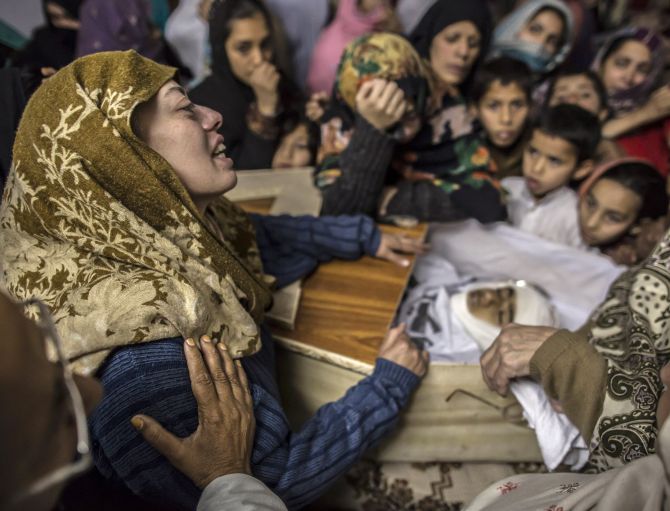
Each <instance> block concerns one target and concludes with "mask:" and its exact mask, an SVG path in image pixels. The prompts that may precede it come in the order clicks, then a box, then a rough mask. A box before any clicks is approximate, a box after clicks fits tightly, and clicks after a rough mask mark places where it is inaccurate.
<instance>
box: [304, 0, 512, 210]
mask: <svg viewBox="0 0 670 511" xmlns="http://www.w3.org/2000/svg"><path fill="white" fill-rule="evenodd" d="M464 5H465V4H458V5H456V4H454V3H451V2H447V1H440V2H437V3H436V4H435V5H434V6H433V7H432V8H431V9H430V10H429V11H428V12H427V13H426V15H425V16H424V18H423V19H422V21H421V23H419V26H418V27H417V29H416V30H415V32H414V34H413V36H412V38H411V39H412V40H413V41H415V42H416V47H417V49H418V50H419V51H418V53H417V52H416V51H415V50H414V49H413V48H412V47H411V45H409V44H408V43H407V41H406V40H404V39H403V38H401V37H399V36H395V35H392V34H375V35H371V36H368V37H363V38H361V39H359V40H357V41H355V42H354V43H352V44H351V45H350V46H349V47H348V48H347V50H346V51H345V53H344V55H343V56H342V60H341V62H340V69H339V71H338V80H337V82H336V85H335V90H334V94H333V96H334V98H335V101H334V103H335V105H334V108H335V113H334V114H332V113H331V115H330V116H328V115H327V116H326V118H325V122H324V123H323V125H322V136H321V138H322V144H321V149H320V153H319V157H318V160H319V164H318V167H317V174H316V183H317V186H319V188H321V190H322V194H323V198H324V203H323V207H322V212H324V213H354V212H364V213H367V214H374V215H379V216H380V217H386V218H388V219H389V220H396V221H397V220H402V219H403V217H408V216H409V217H413V218H415V219H419V220H434V221H449V220H455V219H458V218H465V217H468V216H472V217H474V218H477V219H479V220H481V221H484V222H488V221H493V220H501V219H502V218H504V215H505V212H504V207H503V206H502V204H501V199H500V194H499V191H498V188H497V182H496V181H495V180H494V179H493V178H492V177H491V175H490V174H489V170H490V158H489V154H488V151H487V150H486V148H485V147H484V146H483V144H482V143H481V141H480V140H479V138H478V137H477V135H476V134H475V133H474V128H473V125H472V120H471V119H470V118H469V115H468V112H467V108H466V105H465V101H464V100H463V99H462V97H461V95H460V91H459V86H460V85H461V84H462V83H463V82H464V81H465V80H466V79H467V78H469V76H470V73H471V71H472V67H473V66H474V64H475V63H476V62H477V60H478V55H479V48H480V44H484V45H485V44H486V39H485V38H486V34H487V31H486V30H487V25H486V24H487V22H488V20H489V16H488V11H487V10H486V5H485V4H484V3H483V2H482V3H479V2H474V3H472V2H470V3H468V5H469V7H464ZM459 20H460V21H459ZM470 20H473V21H470ZM477 27H480V28H481V31H480V29H479V28H477ZM444 30H455V31H456V32H455V33H454V34H451V36H450V37H451V38H452V39H453V38H454V37H455V38H456V39H455V40H451V39H450V40H449V42H447V40H446V39H444V34H442V32H443V31H444ZM480 33H481V34H483V35H482V36H481V37H480V35H479V34H480ZM438 34H440V35H439V37H437V36H438ZM482 38H483V39H482ZM482 41H483V43H482ZM433 42H435V45H434V46H433V44H432V43H433ZM421 56H423V57H425V58H426V59H428V60H429V62H430V66H432V68H433V70H432V71H431V70H430V68H429V66H428V65H427V64H426V63H425V62H424V61H423V60H422V59H421ZM338 110H339V112H340V113H338ZM342 112H344V113H342ZM329 117H330V118H329ZM385 185H390V186H389V187H388V188H387V189H386V190H384V186H385Z"/></svg>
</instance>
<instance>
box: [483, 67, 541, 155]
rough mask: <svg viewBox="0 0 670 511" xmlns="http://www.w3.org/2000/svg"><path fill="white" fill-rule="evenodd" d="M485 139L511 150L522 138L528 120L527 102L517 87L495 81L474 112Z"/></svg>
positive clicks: (522, 92) (520, 89)
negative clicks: (484, 133)
mask: <svg viewBox="0 0 670 511" xmlns="http://www.w3.org/2000/svg"><path fill="white" fill-rule="evenodd" d="M475 113H476V115H477V117H478V118H479V121H480V122H481V123H482V126H483V127H484V130H485V131H486V136H487V137H488V139H489V141H490V142H491V143H492V144H493V145H494V146H496V147H501V148H505V147H509V146H511V145H512V144H514V143H515V142H516V141H517V140H518V139H519V136H520V135H521V132H522V131H523V128H524V125H525V124H526V119H527V118H528V99H527V98H526V94H524V91H523V89H522V88H521V87H519V85H518V84H516V83H514V82H512V83H509V84H507V85H503V84H502V83H500V81H499V80H496V81H494V82H493V83H492V84H491V86H490V87H489V89H488V90H487V91H486V94H484V96H483V97H482V98H481V100H480V101H479V103H478V104H477V106H476V108H475Z"/></svg>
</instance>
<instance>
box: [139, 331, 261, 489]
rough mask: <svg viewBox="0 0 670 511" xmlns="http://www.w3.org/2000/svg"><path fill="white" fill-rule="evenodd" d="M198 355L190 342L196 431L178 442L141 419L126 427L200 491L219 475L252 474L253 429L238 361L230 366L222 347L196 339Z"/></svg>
mask: <svg viewBox="0 0 670 511" xmlns="http://www.w3.org/2000/svg"><path fill="white" fill-rule="evenodd" d="M201 349H202V354H201V352H200V350H199V349H198V347H197V346H196V345H195V343H194V342H193V340H192V339H188V340H187V341H186V342H185V343H184V353H185V355H186V363H187V365H188V372H189V376H190V379H191V388H192V390H193V395H194V396H195V400H196V401H197V403H198V429H196V430H195V432H194V433H193V434H192V435H191V436H189V437H187V438H178V437H176V436H174V435H173V434H172V433H170V432H169V431H167V430H165V429H164V428H163V427H162V426H161V425H160V424H158V422H156V421H155V420H154V419H152V418H151V417H148V416H146V415H136V416H134V417H133V418H132V419H131V422H132V424H133V426H135V427H136V428H137V429H138V430H139V431H140V433H141V434H142V436H143V437H144V439H145V440H146V441H147V442H148V443H149V444H151V445H152V446H153V447H154V448H155V449H156V450H157V451H158V452H160V453H161V454H162V455H163V456H165V457H166V458H167V459H168V461H169V462H170V463H172V464H173V465H174V466H175V467H176V468H177V469H179V470H180V471H182V472H183V473H184V474H185V475H186V476H187V477H188V478H189V479H191V480H192V481H193V482H194V483H195V485H196V486H198V487H199V488H204V487H205V486H207V485H208V484H209V483H210V482H212V481H213V480H214V479H216V478H217V477H219V476H222V475H226V474H239V473H244V474H250V473H251V469H250V466H249V458H250V455H251V448H252V444H253V440H254V432H255V427H256V423H255V420H254V412H253V403H252V400H251V394H250V392H249V384H248V382H247V377H246V374H245V373H244V369H242V365H241V364H240V361H239V360H237V361H233V359H232V358H231V356H230V354H229V353H228V351H227V350H226V349H225V345H224V344H223V342H220V343H218V345H216V346H215V345H214V343H213V342H212V341H211V340H210V339H209V337H206V336H203V337H202V338H201ZM203 357H204V361H203Z"/></svg>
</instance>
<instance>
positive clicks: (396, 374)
mask: <svg viewBox="0 0 670 511" xmlns="http://www.w3.org/2000/svg"><path fill="white" fill-rule="evenodd" d="M371 377H372V378H377V379H380V380H383V381H384V382H385V383H391V384H393V385H395V386H397V387H399V388H401V389H402V390H403V391H405V392H406V394H407V395H408V396H409V394H411V393H412V392H414V389H416V388H417V387H418V386H419V383H420V382H421V378H419V377H418V376H417V375H416V374H414V373H413V372H412V371H410V370H409V369H407V368H405V367H403V366H401V365H398V364H396V363H395V362H391V361H390V360H387V359H385V358H378V359H377V361H376V362H375V369H374V371H373V372H372V375H371Z"/></svg>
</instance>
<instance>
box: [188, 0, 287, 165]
mask: <svg viewBox="0 0 670 511" xmlns="http://www.w3.org/2000/svg"><path fill="white" fill-rule="evenodd" d="M209 42H210V45H211V48H212V74H211V75H210V76H208V77H207V78H206V79H205V80H204V81H203V82H202V83H201V84H200V85H198V86H197V87H195V88H194V89H193V90H192V91H191V93H190V95H191V97H192V98H193V100H194V101H195V102H196V103H199V104H202V105H204V106H207V107H209V108H212V109H214V110H216V111H217V112H219V113H220V114H221V115H222V116H223V124H222V126H221V129H220V130H219V131H220V133H221V134H222V135H223V136H224V137H225V138H226V146H227V148H228V153H229V154H230V155H231V157H232V158H233V159H234V160H235V166H236V168H238V169H264V168H270V165H271V164H272V156H273V155H274V152H275V149H276V147H277V144H278V142H279V128H280V125H281V121H282V113H284V112H288V111H290V110H293V109H298V108H299V106H298V105H299V98H300V94H299V92H298V90H297V88H296V87H295V86H294V85H293V84H292V83H291V82H290V80H289V79H288V78H287V77H286V76H284V75H283V74H282V72H281V71H280V70H279V69H278V67H277V66H276V64H275V49H274V47H273V30H272V21H271V18H270V14H269V13H268V11H267V8H266V7H265V5H264V4H263V3H262V2H261V1H259V0H226V1H220V2H216V3H214V5H213V6H212V10H211V12H210V16H209Z"/></svg>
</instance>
